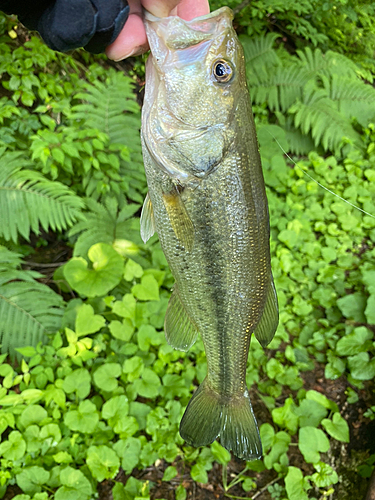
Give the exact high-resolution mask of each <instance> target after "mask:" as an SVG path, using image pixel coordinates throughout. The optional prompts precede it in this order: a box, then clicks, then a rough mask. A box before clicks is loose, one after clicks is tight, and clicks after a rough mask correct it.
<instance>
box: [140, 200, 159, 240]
mask: <svg viewBox="0 0 375 500" xmlns="http://www.w3.org/2000/svg"><path fill="white" fill-rule="evenodd" d="M155 230H156V229H155V218H154V209H153V207H152V202H151V199H150V195H149V194H148V193H147V195H146V198H145V201H144V203H143V207H142V213H141V238H142V240H143V242H144V243H146V241H148V240H149V239H150V238H151V236H153V234H154V233H155Z"/></svg>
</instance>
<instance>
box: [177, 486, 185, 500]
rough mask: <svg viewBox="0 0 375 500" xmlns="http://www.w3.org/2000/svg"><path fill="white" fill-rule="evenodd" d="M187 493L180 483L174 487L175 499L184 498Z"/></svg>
mask: <svg viewBox="0 0 375 500" xmlns="http://www.w3.org/2000/svg"><path fill="white" fill-rule="evenodd" d="M186 497H187V493H186V490H185V488H184V487H183V486H182V484H180V486H178V487H177V489H176V500H186Z"/></svg>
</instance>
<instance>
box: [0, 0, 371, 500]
mask: <svg viewBox="0 0 375 500" xmlns="http://www.w3.org/2000/svg"><path fill="white" fill-rule="evenodd" d="M212 4H213V5H212V6H213V8H215V7H219V6H221V5H223V4H230V6H231V7H232V8H236V7H238V6H240V4H242V6H243V8H242V9H241V10H239V11H238V12H237V16H236V18H235V23H236V26H238V29H239V31H240V32H241V39H242V42H243V45H244V48H245V53H246V56H247V70H248V81H249V87H250V91H251V96H252V99H253V107H254V114H255V119H256V123H257V130H258V138H259V143H260V149H261V154H262V160H263V167H264V175H265V182H266V187H267V195H268V200H269V207H270V218H271V235H272V238H271V250H272V259H273V271H274V276H275V283H276V287H277V291H278V297H279V304H280V311H281V314H280V325H279V328H278V331H277V334H276V337H275V339H274V340H273V341H272V343H271V344H270V346H269V347H268V348H267V349H265V350H264V349H262V347H261V346H260V344H259V343H258V342H257V341H256V340H255V339H253V340H252V346H251V349H250V355H249V364H248V372H247V382H248V385H249V388H250V391H251V393H252V400H253V402H254V410H255V413H256V415H257V418H258V420H259V424H260V432H261V437H262V442H263V447H264V457H263V459H262V460H260V461H256V462H248V463H243V464H242V465H241V464H240V465H239V464H238V463H235V462H234V461H232V460H231V455H230V453H228V452H227V451H226V450H225V449H224V448H223V447H221V445H220V444H219V443H218V442H215V443H213V444H212V445H211V446H208V447H205V448H201V449H194V448H191V447H189V446H186V445H185V444H184V441H183V440H182V439H181V437H180V436H179V434H178V426H179V422H180V419H181V416H182V414H183V411H184V408H185V406H186V405H187V403H188V401H189V399H190V397H191V394H192V392H193V390H194V389H195V387H196V386H197V383H200V382H201V381H202V380H203V378H204V376H205V371H206V361H205V355H204V350H203V345H202V342H201V341H198V342H197V344H196V345H194V346H193V348H192V349H191V350H190V351H189V352H188V353H184V352H179V351H174V350H173V349H172V348H170V347H169V346H168V345H167V344H166V341H165V338H164V333H163V322H164V315H165V311H166V307H167V303H168V299H169V296H170V291H171V287H172V285H173V277H172V275H171V273H170V271H169V269H168V266H167V263H166V261H165V258H164V256H163V253H162V251H161V248H160V245H159V243H158V240H157V237H156V236H154V237H153V238H152V239H151V240H150V241H149V242H148V243H147V244H146V245H145V244H143V242H142V240H141V239H140V235H139V213H140V207H141V204H142V202H143V199H144V196H145V193H146V191H147V187H146V182H145V176H144V172H143V166H142V158H141V151H140V141H139V135H138V130H139V126H140V109H139V105H138V104H137V100H136V94H135V89H136V84H137V78H136V75H137V74H139V75H141V74H142V62H141V60H139V61H137V63H136V65H135V70H134V71H133V72H132V74H133V76H131V77H130V76H128V75H125V74H124V73H123V72H121V71H116V70H115V69H114V68H113V67H111V66H110V64H109V63H108V62H107V61H105V60H104V58H98V57H95V58H94V57H91V56H88V55H87V54H85V53H84V52H80V51H78V52H76V53H74V54H73V55H61V54H55V53H53V52H52V51H50V50H49V49H48V48H46V47H45V46H44V45H43V44H42V43H41V42H40V41H39V39H38V38H36V37H31V38H30V37H29V35H28V34H27V33H25V32H23V31H20V30H16V31H17V33H16V31H14V28H15V22H14V21H12V20H11V19H8V18H6V17H4V16H3V17H0V33H1V36H0V52H1V57H0V74H1V87H0V88H1V89H2V90H1V94H0V96H1V97H0V121H1V129H0V221H1V222H0V341H1V344H2V353H3V354H2V355H0V436H1V440H0V498H2V497H5V498H11V497H12V495H13V496H14V495H16V496H14V498H15V499H16V500H47V499H48V498H55V499H56V500H70V499H73V498H74V499H75V500H76V499H77V500H89V499H91V498H98V491H99V492H101V491H102V490H101V488H102V487H103V484H106V485H107V488H108V487H109V489H110V490H112V495H113V499H114V500H139V499H141V498H144V499H147V498H154V495H155V493H156V492H158V493H159V494H158V498H160V491H162V492H165V493H163V494H165V497H167V495H169V494H170V493H169V492H168V489H167V488H168V487H169V488H170V489H173V490H174V495H175V498H176V500H185V499H186V498H187V495H188V490H189V489H190V488H191V487H192V486H191V485H192V483H193V482H194V483H195V486H194V487H195V488H197V491H198V493H199V491H201V492H203V493H201V494H200V496H197V498H206V497H207V496H205V495H206V492H208V491H209V490H204V489H202V490H200V485H201V483H203V484H205V483H209V486H211V489H213V491H214V493H215V494H217V495H219V496H220V495H221V497H223V495H224V494H225V495H226V496H227V497H229V498H238V497H245V498H251V497H252V496H254V497H255V495H257V493H258V492H260V491H262V490H263V491H264V493H262V496H260V495H259V496H257V498H267V500H268V499H271V498H272V499H279V500H307V499H309V500H314V499H315V500H322V499H324V498H331V499H334V500H352V499H353V498H359V497H360V495H361V494H363V493H364V490H365V489H366V481H367V479H366V478H368V477H370V475H371V473H372V470H373V467H374V462H375V448H374V443H373V441H371V435H372V432H373V427H371V426H373V423H374V415H375V397H374V394H375V393H374V377H375V339H374V333H375V285H374V283H375V264H374V262H375V260H374V257H375V218H374V217H372V216H370V215H368V214H373V215H375V185H374V181H375V104H374V101H375V91H374V89H373V87H372V85H370V84H369V83H371V82H372V81H373V77H374V75H375V67H374V64H373V60H374V57H373V56H374V53H373V47H374V38H375V21H374V19H375V17H374V12H373V10H374V7H373V5H372V4H371V3H370V2H367V1H363V0H362V1H360V2H358V1H356V2H355V1H354V0H353V1H352V0H340V1H338V0H337V1H336V0H332V1H328V2H326V3H322V2H317V1H316V2H315V1H311V0H305V1H303V2H296V1H294V0H288V1H282V2H281V1H280V2H278V1H276V0H259V1H255V2H251V3H249V4H246V2H241V1H240V0H231V1H230V2H224V1H221V0H220V1H218V0H217V1H215V2H212ZM17 34H18V36H16V37H15V35H17ZM137 72H138V73H137ZM138 83H139V82H138ZM284 152H286V153H288V154H289V155H290V156H291V157H292V161H290V158H289V157H286V156H285V155H284ZM313 179H315V181H317V182H319V183H320V184H322V185H323V186H325V187H326V188H327V189H328V190H329V191H327V190H326V189H323V188H322V187H320V186H319V185H318V184H317V182H315V181H314V180H313ZM332 192H333V193H335V194H336V196H335V195H334V194H332ZM344 199H345V200H347V201H348V202H349V203H350V204H351V205H350V204H348V203H346V202H345V201H344ZM352 205H356V206H358V207H359V208H360V209H362V210H364V211H365V212H367V214H366V213H363V212H361V211H359V210H357V209H355V208H353V206H352ZM51 242H53V244H52V243H51ZM56 246H57V247H58V248H59V249H63V250H64V251H63V253H62V255H64V256H67V257H66V258H65V262H62V260H61V258H57V259H56V261H57V264H56V266H55V267H53V266H54V264H53V263H52V264H51V255H52V247H53V248H55V247H56ZM59 263H60V264H59ZM38 264H39V267H38ZM46 264H47V265H50V266H51V267H48V266H47V267H46V268H45V267H43V265H46ZM35 269H38V270H40V269H42V270H44V269H47V270H50V269H52V271H54V274H53V277H52V273H49V274H48V275H47V276H46V275H44V274H41V273H40V272H37V271H36V270H35ZM9 354H10V356H9ZM155 464H156V465H155ZM146 468H148V470H151V471H152V472H151V476H150V479H147V478H146V479H145V478H144V477H142V474H141V471H144V470H145V469H146ZM120 470H122V471H124V472H123V473H121V474H119V471H120ZM159 473H160V474H161V475H160V474H159ZM124 474H125V475H124ZM158 474H159V475H158ZM187 477H188V479H186V478H187ZM218 478H220V479H218ZM108 485H109V486H108ZM100 498H107V496H105V495H104V494H103V493H100ZM108 498H109V497H108ZM168 498H169V497H168Z"/></svg>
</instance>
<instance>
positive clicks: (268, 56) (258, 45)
mask: <svg viewBox="0 0 375 500" xmlns="http://www.w3.org/2000/svg"><path fill="white" fill-rule="evenodd" d="M279 37H280V35H278V34H276V33H267V34H266V35H263V36H254V37H253V38H249V37H247V36H240V41H241V43H242V46H243V49H244V53H245V60H246V68H247V71H248V72H253V71H256V72H258V74H259V72H261V71H262V68H264V67H269V66H278V65H279V64H280V59H279V57H278V55H277V53H276V51H275V49H274V48H273V45H274V43H275V40H276V39H277V38H279Z"/></svg>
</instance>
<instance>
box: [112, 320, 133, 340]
mask: <svg viewBox="0 0 375 500" xmlns="http://www.w3.org/2000/svg"><path fill="white" fill-rule="evenodd" d="M108 328H109V331H110V332H111V334H112V335H113V336H114V337H115V338H116V339H119V340H122V341H123V342H129V340H130V339H131V337H132V335H133V333H134V326H133V324H132V322H131V321H130V320H129V319H128V318H124V320H123V321H122V322H120V321H117V320H114V321H111V322H110V324H109V325H108Z"/></svg>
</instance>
